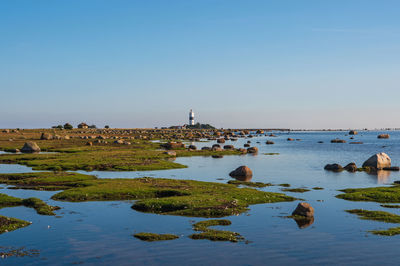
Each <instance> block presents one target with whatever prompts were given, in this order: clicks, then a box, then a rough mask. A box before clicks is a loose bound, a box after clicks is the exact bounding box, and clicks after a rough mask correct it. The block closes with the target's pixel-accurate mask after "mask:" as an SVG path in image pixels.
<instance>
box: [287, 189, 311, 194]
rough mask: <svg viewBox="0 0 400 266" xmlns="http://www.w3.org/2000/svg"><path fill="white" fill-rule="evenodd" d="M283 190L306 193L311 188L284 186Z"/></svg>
mask: <svg viewBox="0 0 400 266" xmlns="http://www.w3.org/2000/svg"><path fill="white" fill-rule="evenodd" d="M281 190H282V191H285V192H295V193H304V192H307V191H310V190H309V189H306V188H282V189H281Z"/></svg>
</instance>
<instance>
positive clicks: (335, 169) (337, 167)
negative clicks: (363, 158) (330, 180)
mask: <svg viewBox="0 0 400 266" xmlns="http://www.w3.org/2000/svg"><path fill="white" fill-rule="evenodd" d="M324 169H325V170H327V171H333V172H340V171H343V166H341V165H340V164H337V163H333V164H327V165H325V167H324Z"/></svg>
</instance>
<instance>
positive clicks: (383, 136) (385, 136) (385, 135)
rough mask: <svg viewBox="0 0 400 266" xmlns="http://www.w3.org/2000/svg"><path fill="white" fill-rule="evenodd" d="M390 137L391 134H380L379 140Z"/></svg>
mask: <svg viewBox="0 0 400 266" xmlns="http://www.w3.org/2000/svg"><path fill="white" fill-rule="evenodd" d="M389 137H390V136H389V134H380V135H378V139H388V138H389Z"/></svg>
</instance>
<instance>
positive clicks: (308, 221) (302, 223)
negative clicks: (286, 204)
mask: <svg viewBox="0 0 400 266" xmlns="http://www.w3.org/2000/svg"><path fill="white" fill-rule="evenodd" d="M293 220H294V221H295V222H296V224H297V226H298V227H299V228H300V229H304V228H307V227H309V226H310V225H312V224H313V223H314V216H313V217H304V218H293Z"/></svg>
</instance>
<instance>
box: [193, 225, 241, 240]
mask: <svg viewBox="0 0 400 266" xmlns="http://www.w3.org/2000/svg"><path fill="white" fill-rule="evenodd" d="M231 224H232V223H231V221H229V220H206V221H201V222H198V223H195V224H194V225H193V229H194V230H195V231H202V232H201V233H197V234H192V235H190V236H189V237H190V238H191V239H208V240H211V241H230V242H238V241H240V240H243V237H242V236H241V235H240V234H239V233H235V232H231V231H223V230H215V229H210V228H209V227H210V226H218V225H219V226H227V225H231Z"/></svg>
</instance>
